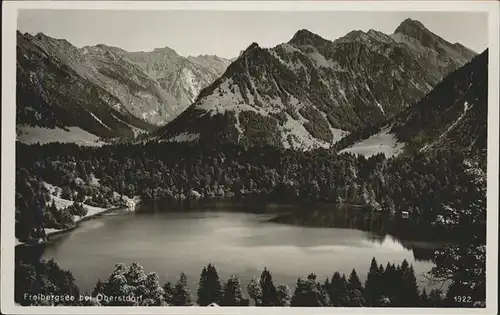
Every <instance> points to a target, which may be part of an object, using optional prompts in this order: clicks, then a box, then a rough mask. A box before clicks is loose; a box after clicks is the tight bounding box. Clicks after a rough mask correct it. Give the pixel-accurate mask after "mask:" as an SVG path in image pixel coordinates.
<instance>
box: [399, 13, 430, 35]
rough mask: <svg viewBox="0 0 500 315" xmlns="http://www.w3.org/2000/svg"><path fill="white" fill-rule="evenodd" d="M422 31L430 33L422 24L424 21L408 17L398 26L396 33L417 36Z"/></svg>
mask: <svg viewBox="0 0 500 315" xmlns="http://www.w3.org/2000/svg"><path fill="white" fill-rule="evenodd" d="M422 32H426V33H430V31H429V30H428V29H427V28H426V27H425V26H424V24H422V22H420V21H417V20H412V19H410V18H407V19H406V20H404V21H403V22H401V24H399V26H398V27H397V28H396V30H395V31H394V33H395V34H396V33H401V34H404V35H408V36H411V37H416V36H417V35H418V34H421V33H422Z"/></svg>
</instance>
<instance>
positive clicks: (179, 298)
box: [172, 272, 193, 306]
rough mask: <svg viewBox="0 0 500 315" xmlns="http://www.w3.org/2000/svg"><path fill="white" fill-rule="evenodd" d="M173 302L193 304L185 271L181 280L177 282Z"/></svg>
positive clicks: (186, 304) (185, 304) (176, 303)
mask: <svg viewBox="0 0 500 315" xmlns="http://www.w3.org/2000/svg"><path fill="white" fill-rule="evenodd" d="M172 304H173V305H175V306H190V305H193V302H192V300H191V291H190V290H189V286H188V280H187V276H186V274H185V273H184V272H182V273H181V275H180V277H179V280H178V281H177V283H176V284H175V287H174V294H173V296H172Z"/></svg>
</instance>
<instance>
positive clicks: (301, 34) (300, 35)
mask: <svg viewBox="0 0 500 315" xmlns="http://www.w3.org/2000/svg"><path fill="white" fill-rule="evenodd" d="M317 41H327V40H326V39H324V38H323V37H321V36H319V35H317V34H314V33H313V32H311V31H309V30H306V29H300V30H298V31H297V32H296V33H295V34H294V35H293V37H292V39H291V40H290V41H289V42H288V43H289V44H296V45H307V44H311V45H312V44H314V43H315V42H317Z"/></svg>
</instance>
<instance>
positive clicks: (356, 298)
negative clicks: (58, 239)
mask: <svg viewBox="0 0 500 315" xmlns="http://www.w3.org/2000/svg"><path fill="white" fill-rule="evenodd" d="M198 283H199V286H198V290H197V292H196V296H194V295H193V294H192V291H191V288H190V287H189V285H188V277H187V275H186V274H184V273H181V275H180V276H179V277H178V279H177V282H176V283H171V282H166V283H164V284H163V285H161V284H160V282H159V277H158V275H157V273H155V272H150V273H145V271H144V269H143V267H142V266H141V265H140V264H139V263H137V262H134V263H132V264H131V265H130V266H126V265H124V264H117V265H116V266H115V269H114V271H113V272H112V273H111V274H110V275H109V277H108V278H107V279H106V280H104V281H101V280H98V281H97V283H96V286H95V288H94V290H93V291H92V292H85V293H81V292H80V291H79V290H78V288H77V286H76V285H75V283H74V279H73V277H72V275H71V273H70V272H69V271H66V270H62V269H60V268H59V266H58V265H57V263H55V262H54V261H53V260H50V261H48V262H47V261H39V262H37V263H27V262H23V261H20V260H19V261H17V263H16V287H15V288H16V290H15V300H16V302H17V303H20V304H21V305H42V306H48V305H70V306H169V305H171V306H191V305H199V306H208V305H210V304H212V303H215V304H217V305H219V306H249V305H255V306H292V307H293V306H298V307H484V297H483V298H482V301H483V302H481V300H476V298H477V296H470V295H462V294H463V291H461V290H460V288H458V287H457V285H456V284H452V285H451V286H450V287H449V289H448V290H447V292H446V294H444V293H443V291H442V290H440V289H432V290H431V291H430V292H427V291H426V290H425V289H423V290H420V289H419V287H418V285H417V280H416V278H415V272H414V270H413V267H412V266H411V265H409V264H408V262H407V261H406V260H404V261H403V263H402V264H401V265H395V264H391V263H387V265H386V266H385V267H384V266H382V265H378V264H377V261H376V259H375V258H373V259H372V261H371V264H370V269H369V272H368V276H367V279H366V281H365V283H364V284H363V283H362V282H361V281H360V279H359V277H358V275H357V273H356V270H355V269H353V270H352V271H351V273H350V274H349V275H348V276H346V275H345V274H342V275H341V274H340V273H339V272H334V273H333V276H332V277H331V278H326V279H325V280H324V282H322V283H321V282H319V279H317V277H316V275H315V274H314V273H311V274H309V275H308V276H307V277H305V278H298V279H297V283H296V285H295V288H294V290H292V289H291V288H290V287H288V286H287V285H276V284H275V283H274V281H273V277H272V274H271V272H270V271H269V270H268V269H267V268H264V270H263V271H262V273H261V275H260V277H259V278H257V277H254V278H253V279H252V280H251V281H250V282H249V283H248V284H247V285H246V287H243V284H242V283H241V281H240V279H239V278H238V276H236V275H232V276H230V277H229V279H227V280H226V281H221V279H220V278H219V275H218V273H217V270H216V268H215V266H214V265H212V264H209V265H208V266H207V267H205V268H203V270H202V272H201V275H200V279H199V282H198ZM244 289H246V292H247V294H248V298H247V297H246V296H245V294H244V293H243V291H244ZM80 293H81V294H80ZM33 296H39V297H40V296H44V297H45V300H40V298H38V300H34V299H33ZM47 296H59V297H60V300H54V298H52V300H47V298H46V297H47ZM68 296H69V297H71V296H74V297H75V298H74V301H68V298H67V297H68ZM82 297H86V298H82ZM119 297H121V299H120V298H119ZM457 297H460V299H462V298H464V299H466V300H460V301H458V299H457Z"/></svg>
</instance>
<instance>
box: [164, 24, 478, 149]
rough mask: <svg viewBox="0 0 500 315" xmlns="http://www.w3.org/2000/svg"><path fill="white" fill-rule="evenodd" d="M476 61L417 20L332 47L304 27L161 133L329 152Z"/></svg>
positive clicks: (235, 72) (233, 71) (236, 69)
mask: <svg viewBox="0 0 500 315" xmlns="http://www.w3.org/2000/svg"><path fill="white" fill-rule="evenodd" d="M422 34H423V35H422ZM430 39H432V40H430ZM474 55H475V53H474V52H472V51H470V50H468V49H466V48H465V47H463V46H460V45H453V44H450V43H448V42H446V41H445V40H444V39H442V38H440V37H439V36H437V35H435V34H433V33H431V32H430V31H429V30H427V29H425V27H423V25H421V24H420V23H419V22H416V21H411V20H406V21H404V22H403V23H402V24H401V26H399V27H398V29H396V32H395V33H394V34H392V35H386V34H383V33H381V32H377V31H374V30H370V31H368V32H366V33H364V32H362V31H353V32H350V33H349V34H347V35H346V36H344V37H342V38H339V39H337V40H335V41H333V42H332V41H329V40H326V39H323V38H322V37H320V36H318V35H316V34H313V33H311V32H309V31H307V30H299V31H298V32H297V33H296V34H295V35H294V36H293V37H292V39H291V40H290V41H289V42H287V43H283V44H280V45H278V46H276V47H274V48H271V49H263V48H261V47H259V45H258V44H257V43H252V44H251V45H250V46H249V47H248V48H247V49H246V50H244V51H243V52H242V53H241V54H240V56H239V57H238V58H237V59H236V60H235V61H234V62H233V63H232V64H231V65H230V66H229V67H228V68H227V70H226V72H225V73H224V74H223V75H222V76H221V77H220V78H219V79H217V80H216V81H215V82H214V83H213V84H212V85H210V86H209V87H207V88H205V89H204V90H202V91H201V92H200V94H199V95H198V98H197V99H196V101H195V103H194V104H193V105H192V106H191V107H189V108H188V110H186V112H184V113H183V114H182V115H180V116H179V117H178V118H177V119H175V120H174V121H173V122H172V123H170V124H168V125H167V126H165V127H164V128H161V129H159V130H158V133H157V136H158V137H159V138H161V139H166V140H167V141H177V140H178V138H176V137H177V136H178V135H179V134H184V135H187V134H189V135H191V137H187V138H186V137H184V138H182V139H185V140H184V141H194V140H196V141H204V142H208V143H210V142H217V141H221V139H220V138H218V139H215V137H214V136H212V135H211V133H218V132H219V131H220V130H229V131H230V132H227V133H226V134H225V136H224V139H228V141H230V142H239V143H244V144H248V145H255V144H270V145H274V146H282V147H285V148H297V149H311V148H314V147H329V146H331V145H332V144H333V143H335V142H336V141H338V140H339V139H341V138H342V137H343V136H345V135H346V134H347V133H348V132H351V131H353V130H357V129H359V128H362V127H365V126H369V125H377V124H379V123H381V122H383V121H386V120H388V119H391V118H392V117H393V116H394V115H396V114H398V113H400V112H401V111H402V110H404V109H405V108H406V107H408V106H409V105H410V104H413V103H415V102H416V101H418V100H419V99H420V98H421V97H423V96H424V95H425V94H426V93H427V92H429V91H430V90H431V88H432V87H433V86H435V85H436V84H437V83H438V82H440V81H441V79H442V78H443V77H444V76H446V75H447V74H448V73H449V72H450V71H452V70H454V69H456V68H458V67H460V66H462V65H463V64H465V63H466V62H468V61H469V60H470V59H471V58H472V57H473V56H474ZM212 122H213V123H212ZM222 122H224V123H227V124H230V125H228V126H224V127H223V126H221V125H220V124H221V123H222ZM201 126H203V127H201ZM215 130H217V131H215ZM187 139H189V140H187Z"/></svg>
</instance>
